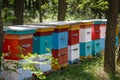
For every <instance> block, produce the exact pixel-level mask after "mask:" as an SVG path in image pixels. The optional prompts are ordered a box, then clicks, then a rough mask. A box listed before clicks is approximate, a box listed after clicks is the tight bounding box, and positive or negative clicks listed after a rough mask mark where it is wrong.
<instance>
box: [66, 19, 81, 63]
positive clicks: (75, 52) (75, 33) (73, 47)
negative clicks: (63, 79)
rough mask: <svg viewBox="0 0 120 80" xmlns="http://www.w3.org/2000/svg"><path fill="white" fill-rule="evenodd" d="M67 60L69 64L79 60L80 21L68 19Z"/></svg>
mask: <svg viewBox="0 0 120 80" xmlns="http://www.w3.org/2000/svg"><path fill="white" fill-rule="evenodd" d="M67 23H68V24H69V25H70V27H69V28H68V62H69V63H70V64H71V63H72V64H73V63H76V62H79V59H80V57H79V56H80V55H79V52H80V48H79V28H80V23H79V22H77V21H68V22H67Z"/></svg>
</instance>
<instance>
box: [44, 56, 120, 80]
mask: <svg viewBox="0 0 120 80" xmlns="http://www.w3.org/2000/svg"><path fill="white" fill-rule="evenodd" d="M103 62H104V61H103V57H98V58H94V59H90V60H84V61H81V62H80V63H78V64H74V65H69V67H67V68H65V69H63V70H60V71H54V72H52V73H51V74H49V75H47V76H46V77H47V78H46V80H120V74H119V73H118V74H117V76H116V77H113V76H108V75H107V74H106V73H105V72H104V70H103ZM119 72H120V71H119Z"/></svg>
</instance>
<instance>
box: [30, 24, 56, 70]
mask: <svg viewBox="0 0 120 80" xmlns="http://www.w3.org/2000/svg"><path fill="white" fill-rule="evenodd" d="M29 27H32V28H37V30H36V33H34V37H33V53H37V54H39V55H41V58H39V57H37V58H36V59H34V60H36V61H39V62H42V63H43V64H37V65H36V66H37V67H38V68H40V69H41V70H42V71H43V72H48V71H51V69H52V68H51V58H49V57H52V54H51V52H52V32H53V30H54V28H53V26H40V25H39V24H33V25H29ZM47 56H48V57H47ZM46 63H48V64H46Z"/></svg>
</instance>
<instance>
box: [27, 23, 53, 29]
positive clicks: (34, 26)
mask: <svg viewBox="0 0 120 80" xmlns="http://www.w3.org/2000/svg"><path fill="white" fill-rule="evenodd" d="M28 27H31V28H37V29H38V28H41V29H42V28H55V26H44V25H40V24H39V23H34V24H31V25H28Z"/></svg>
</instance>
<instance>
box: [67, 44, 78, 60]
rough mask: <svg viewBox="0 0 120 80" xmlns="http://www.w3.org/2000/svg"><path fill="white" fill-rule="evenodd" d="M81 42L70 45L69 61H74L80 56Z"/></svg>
mask: <svg viewBox="0 0 120 80" xmlns="http://www.w3.org/2000/svg"><path fill="white" fill-rule="evenodd" d="M79 54H80V48H79V44H75V45H72V46H68V61H74V60H75V59H79V58H80V55H79Z"/></svg>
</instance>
